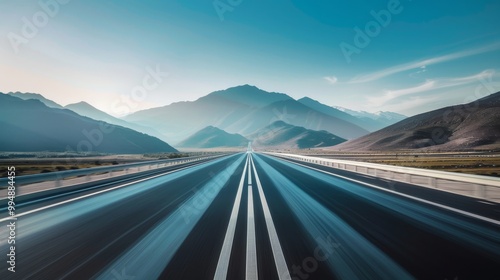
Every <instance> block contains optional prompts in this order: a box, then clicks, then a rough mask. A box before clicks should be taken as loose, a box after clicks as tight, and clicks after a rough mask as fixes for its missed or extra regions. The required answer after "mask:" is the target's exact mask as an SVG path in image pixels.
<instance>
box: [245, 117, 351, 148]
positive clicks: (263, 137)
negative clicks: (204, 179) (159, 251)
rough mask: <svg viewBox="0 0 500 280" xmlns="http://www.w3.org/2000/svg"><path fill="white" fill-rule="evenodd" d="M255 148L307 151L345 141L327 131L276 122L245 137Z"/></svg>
mask: <svg viewBox="0 0 500 280" xmlns="http://www.w3.org/2000/svg"><path fill="white" fill-rule="evenodd" d="M247 137H248V138H249V139H251V140H252V145H253V146H254V147H257V148H281V149H308V148H319V147H330V146H334V145H337V144H340V143H342V142H345V141H346V140H345V139H343V138H341V137H338V136H336V135H334V134H332V133H329V132H328V131H324V130H322V131H315V130H310V129H306V128H304V127H300V126H294V125H290V124H287V123H285V122H283V121H276V122H274V123H272V124H271V125H269V126H267V127H265V128H262V129H260V130H259V131H257V132H256V133H254V134H252V135H248V136H247Z"/></svg>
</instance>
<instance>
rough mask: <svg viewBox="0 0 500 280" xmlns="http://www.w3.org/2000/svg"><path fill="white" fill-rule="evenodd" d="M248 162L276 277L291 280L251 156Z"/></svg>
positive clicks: (281, 279)
mask: <svg viewBox="0 0 500 280" xmlns="http://www.w3.org/2000/svg"><path fill="white" fill-rule="evenodd" d="M250 161H251V163H252V168H253V173H254V175H255V182H256V184H257V189H258V190H259V197H260V201H261V204H262V209H263V210H264V218H265V221H266V226H267V233H268V234H269V239H270V241H271V249H272V250H273V255H274V262H275V264H276V270H277V271H278V277H279V279H280V280H284V279H291V277H290V272H289V271H288V267H287V265H286V261H285V255H284V254H283V250H282V249H281V245H280V241H279V238H278V233H277V232H276V228H275V227H274V223H273V218H272V216H271V211H270V210H269V206H268V204H267V200H266V196H265V195H264V191H263V190H262V185H261V183H260V179H259V175H258V174H257V170H256V169H255V164H254V163H253V159H252V156H250Z"/></svg>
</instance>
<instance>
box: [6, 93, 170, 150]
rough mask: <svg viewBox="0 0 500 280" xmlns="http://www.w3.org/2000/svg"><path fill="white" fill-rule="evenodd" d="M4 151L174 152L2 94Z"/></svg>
mask: <svg viewBox="0 0 500 280" xmlns="http://www.w3.org/2000/svg"><path fill="white" fill-rule="evenodd" d="M0 126H1V127H2V129H3V130H4V131H6V133H2V134H1V135H0V149H1V150H2V151H18V152H22V151H29V152H31V151H55V152H63V151H67V150H68V149H71V150H74V151H81V152H89V151H93V152H104V153H130V154H132V153H153V152H175V151H176V150H175V149H174V148H172V147H171V146H170V145H168V144H167V143H165V142H163V141H161V140H159V139H157V138H154V137H152V136H149V135H145V134H142V133H139V132H136V131H134V130H131V129H128V128H124V127H121V126H116V125H111V124H107V123H104V122H99V121H96V120H93V119H91V118H88V117H83V116H80V115H78V114H76V113H74V112H73V111H70V110H68V109H57V108H50V107H48V106H46V105H45V104H44V103H42V102H41V101H39V100H36V99H28V100H23V99H20V98H17V97H13V96H10V95H6V94H0Z"/></svg>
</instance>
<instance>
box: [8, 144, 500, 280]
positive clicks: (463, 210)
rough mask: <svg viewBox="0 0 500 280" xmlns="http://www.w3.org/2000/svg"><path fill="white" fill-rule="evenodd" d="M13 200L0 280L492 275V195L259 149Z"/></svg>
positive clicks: (498, 274)
mask: <svg viewBox="0 0 500 280" xmlns="http://www.w3.org/2000/svg"><path fill="white" fill-rule="evenodd" d="M18 200H19V203H18V204H17V205H16V213H17V216H15V218H17V220H15V229H14V230H13V231H11V229H12V228H9V225H11V224H12V222H13V221H14V220H12V219H11V218H10V217H8V216H7V215H6V208H5V206H6V205H0V210H2V213H1V216H0V226H1V227H0V245H1V248H2V254H1V255H2V256H1V257H0V258H3V261H2V262H1V263H2V265H1V267H0V268H1V271H0V279H117V280H120V279H136V280H139V279H141V280H142V279H231V280H233V279H235V280H238V279H440V280H444V279H450V280H452V279H453V280H455V279H456V280H462V279H500V205H498V204H495V203H485V202H484V201H480V200H477V199H474V198H469V197H462V196H458V195H453V194H450V193H444V192H440V191H437V190H430V189H425V188H422V187H417V186H412V185H409V184H404V183H398V182H391V181H387V180H382V179H378V178H372V177H368V176H365V175H360V174H355V173H351V172H347V171H343V170H335V169H332V168H329V167H324V166H321V167H320V166H316V165H313V164H304V163H298V162H293V161H289V160H284V159H280V158H276V157H272V156H268V155H264V154H259V153H250V152H249V153H239V154H233V155H229V156H225V157H221V158H217V159H212V160H208V161H202V162H197V163H191V164H188V165H183V166H178V167H171V168H169V169H162V170H159V171H155V172H154V173H153V172H151V173H148V174H143V175H141V176H137V175H133V176H132V175H131V176H130V178H127V179H126V180H121V181H117V182H111V183H106V184H101V185H99V184H96V185H93V186H87V187H86V188H85V189H82V190H79V191H72V192H68V193H65V192H64V190H61V192H60V193H56V194H54V193H51V194H50V195H44V194H43V193H40V194H38V195H34V196H30V197H29V198H22V197H19V198H18ZM13 233H14V234H15V235H14V236H15V238H11V239H9V236H11V235H12V234H13ZM12 239H14V240H15V244H8V242H9V240H12ZM11 246H15V250H14V252H15V257H14V259H15V263H10V264H9V263H8V261H9V259H10V258H11V257H9V256H7V254H9V253H10V251H11V250H10V249H11V248H10V247H11ZM12 264H14V265H15V268H14V269H13V270H15V272H12V271H9V270H8V268H10V267H12Z"/></svg>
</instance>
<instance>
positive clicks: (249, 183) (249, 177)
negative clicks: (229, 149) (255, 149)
mask: <svg viewBox="0 0 500 280" xmlns="http://www.w3.org/2000/svg"><path fill="white" fill-rule="evenodd" d="M248 161H249V162H248V164H251V162H250V156H249V159H248ZM250 166H251V165H249V166H248V185H251V184H252V173H251V170H252V169H251V168H250Z"/></svg>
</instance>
